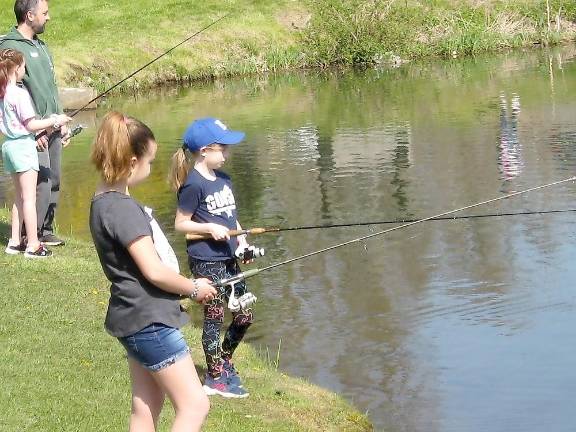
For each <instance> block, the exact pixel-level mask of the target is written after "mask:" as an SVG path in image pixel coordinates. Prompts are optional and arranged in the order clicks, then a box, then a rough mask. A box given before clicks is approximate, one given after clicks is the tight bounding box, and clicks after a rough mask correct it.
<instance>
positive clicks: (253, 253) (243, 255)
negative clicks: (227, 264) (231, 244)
mask: <svg viewBox="0 0 576 432" xmlns="http://www.w3.org/2000/svg"><path fill="white" fill-rule="evenodd" d="M264 253H265V252H264V248H259V247H256V246H248V247H247V248H243V247H238V249H236V252H234V255H235V256H236V258H239V259H241V260H242V261H251V260H253V259H255V258H257V257H262V256H264Z"/></svg>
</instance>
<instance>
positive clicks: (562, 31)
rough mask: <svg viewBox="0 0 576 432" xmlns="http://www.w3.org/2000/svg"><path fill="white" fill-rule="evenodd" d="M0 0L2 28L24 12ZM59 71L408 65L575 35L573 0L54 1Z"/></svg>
mask: <svg viewBox="0 0 576 432" xmlns="http://www.w3.org/2000/svg"><path fill="white" fill-rule="evenodd" d="M12 5H13V0H0V10H3V11H5V13H3V14H1V15H0V29H6V30H7V29H9V28H10V26H11V25H13V22H14V18H13V15H12V13H11V10H12ZM50 8H51V17H52V22H50V23H49V24H48V28H47V32H46V34H45V36H44V37H45V39H46V40H47V41H48V42H49V44H50V46H51V47H52V50H53V52H54V55H55V57H56V65H57V75H58V78H59V82H60V83H61V84H62V85H67V86H90V87H95V88H97V89H99V90H103V89H104V88H107V87H109V86H111V85H112V84H114V83H116V82H117V81H119V80H120V79H122V78H123V77H125V76H127V75H128V74H129V73H131V72H132V71H134V70H135V69H136V68H137V67H138V66H141V65H143V64H145V63H147V62H148V61H150V60H151V59H153V58H154V57H156V56H157V55H159V54H161V53H163V52H164V51H166V50H167V49H169V48H170V47H172V46H174V45H176V44H177V43H179V42H180V41H182V40H184V39H185V38H186V37H188V36H190V35H192V34H193V33H194V32H196V31H197V30H199V29H201V28H202V27H204V26H206V25H208V24H209V23H211V22H212V21H214V20H215V19H217V18H219V17H222V16H223V15H225V14H227V13H231V15H230V16H228V17H227V18H225V19H224V20H223V21H222V22H220V23H218V24H217V25H215V26H214V27H212V28H210V29H209V30H207V31H206V32H204V33H202V34H201V35H199V36H198V37H196V38H195V39H193V40H192V41H190V42H187V43H186V44H184V45H182V46H181V47H179V48H177V49H176V50H175V51H173V52H172V53H170V54H169V56H167V57H164V58H163V59H161V60H160V61H158V62H157V63H155V64H153V65H152V66H150V67H148V68H146V69H145V70H143V71H142V72H140V73H139V74H138V75H137V76H136V77H135V78H132V79H131V80H129V81H128V82H127V83H126V84H125V85H124V86H123V87H122V88H123V89H124V90H130V89H140V88H146V87H149V86H153V85H158V84H165V83H168V82H183V81H191V80H196V79H204V78H213V77H222V76H228V75H236V74H244V73H261V72H268V71H276V70H280V69H287V68H301V67H317V66H321V67H324V66H329V65H333V64H344V65H352V64H368V65H370V64H378V63H391V64H398V63H401V62H403V61H405V60H410V59H415V58H421V57H430V56H438V57H453V56H464V55H470V54H476V53H480V52H485V51H497V50H502V49H508V48H513V47H520V46H532V45H534V44H539V45H540V44H544V45H547V44H555V43H560V42H563V41H568V40H574V38H575V35H576V24H575V21H576V2H574V1H573V0H369V1H366V0H339V1H334V0H314V1H312V0H274V1H272V0H251V1H247V0H205V1H202V2H200V1H193V2H191V1H185V0H172V1H170V2H158V1H153V0H140V1H138V2H133V1H129V0H118V1H116V2H102V1H97V0H77V1H75V2H74V3H73V5H71V3H70V2H56V1H53V2H51V3H50Z"/></svg>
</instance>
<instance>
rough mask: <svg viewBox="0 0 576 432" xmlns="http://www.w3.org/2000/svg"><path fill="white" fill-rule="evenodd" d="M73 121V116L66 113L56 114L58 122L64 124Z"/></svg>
mask: <svg viewBox="0 0 576 432" xmlns="http://www.w3.org/2000/svg"><path fill="white" fill-rule="evenodd" d="M71 121H72V117H68V116H67V115H66V114H58V115H57V116H56V123H58V124H59V125H63V124H66V123H69V122H71Z"/></svg>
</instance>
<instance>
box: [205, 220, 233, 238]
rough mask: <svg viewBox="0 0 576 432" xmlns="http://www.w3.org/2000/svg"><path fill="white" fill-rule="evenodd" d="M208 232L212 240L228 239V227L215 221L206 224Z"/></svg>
mask: <svg viewBox="0 0 576 432" xmlns="http://www.w3.org/2000/svg"><path fill="white" fill-rule="evenodd" d="M208 225H209V226H208V233H209V234H210V235H211V236H212V238H213V239H214V240H230V234H228V228H226V227H225V226H222V225H218V224H215V223H210V224H208Z"/></svg>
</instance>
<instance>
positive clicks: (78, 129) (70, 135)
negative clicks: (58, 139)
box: [68, 124, 86, 139]
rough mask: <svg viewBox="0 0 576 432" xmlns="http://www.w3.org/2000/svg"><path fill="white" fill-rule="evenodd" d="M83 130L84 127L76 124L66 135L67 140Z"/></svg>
mask: <svg viewBox="0 0 576 432" xmlns="http://www.w3.org/2000/svg"><path fill="white" fill-rule="evenodd" d="M84 129H86V126H84V125H81V124H77V125H76V126H74V127H73V128H72V129H70V132H69V133H68V138H69V139H70V138H72V137H75V136H76V135H78V134H79V133H80V132H82V131H83V130H84Z"/></svg>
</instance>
